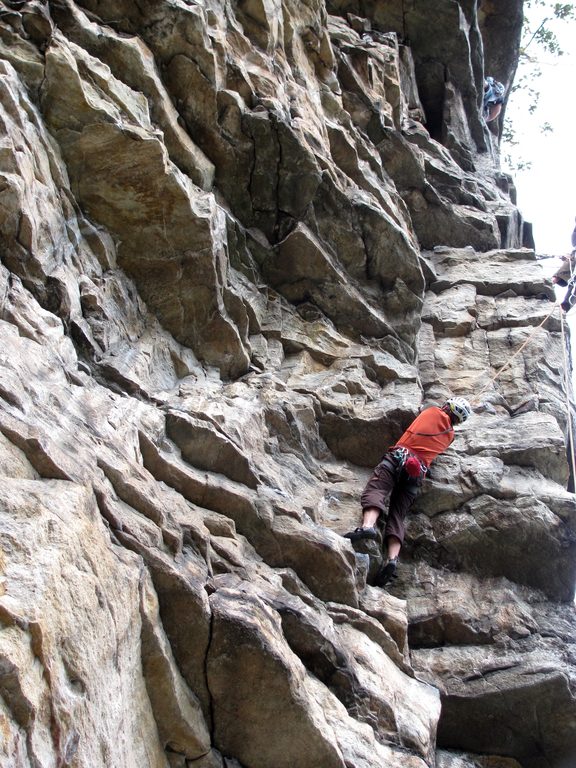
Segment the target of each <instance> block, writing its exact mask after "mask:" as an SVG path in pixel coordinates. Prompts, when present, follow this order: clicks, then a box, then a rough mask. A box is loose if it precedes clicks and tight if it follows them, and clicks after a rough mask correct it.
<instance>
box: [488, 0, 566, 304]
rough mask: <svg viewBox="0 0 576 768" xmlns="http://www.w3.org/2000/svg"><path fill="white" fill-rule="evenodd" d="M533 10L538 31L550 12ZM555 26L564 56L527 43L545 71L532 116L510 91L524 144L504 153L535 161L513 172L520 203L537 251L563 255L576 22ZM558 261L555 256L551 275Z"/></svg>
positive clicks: (522, 97) (512, 113)
mask: <svg viewBox="0 0 576 768" xmlns="http://www.w3.org/2000/svg"><path fill="white" fill-rule="evenodd" d="M531 13H532V14H533V24H532V27H533V28H534V29H535V28H536V27H537V26H538V24H539V22H540V21H541V20H542V19H544V18H545V16H546V14H545V11H544V10H543V9H537V10H536V11H532V12H531ZM550 26H552V24H550ZM553 29H554V32H555V33H556V35H557V37H558V39H559V41H560V45H561V47H562V49H563V50H564V51H565V54H564V55H563V56H560V57H554V56H547V55H545V54H542V53H540V51H539V50H538V46H537V44H536V42H532V43H531V45H530V46H529V47H528V53H529V54H531V55H532V56H534V57H537V58H538V62H539V64H540V66H541V69H542V76H541V77H540V78H538V80H537V81H536V88H537V90H539V91H540V99H539V101H538V109H537V111H536V112H535V113H534V115H529V114H528V111H527V105H526V96H525V94H522V92H516V93H514V94H512V96H511V98H510V101H509V103H508V107H507V116H508V117H510V118H511V120H512V124H513V126H514V129H515V130H516V132H517V135H518V136H517V138H518V139H519V142H520V143H519V146H518V147H517V148H516V149H507V148H506V146H503V155H504V154H505V153H506V152H507V151H509V152H510V154H515V155H516V156H517V157H521V158H523V159H524V160H530V161H531V163H532V167H531V169H530V170H526V171H510V172H511V174H512V176H513V177H514V180H515V184H516V188H517V191H518V207H519V208H520V212H521V213H522V216H523V217H524V219H525V220H526V221H530V222H532V225H533V230H534V239H535V242H536V251H537V252H538V253H546V254H551V255H552V254H556V255H561V254H566V253H568V252H569V251H570V250H571V244H570V236H571V233H572V229H573V227H574V219H575V217H576V55H575V53H574V43H576V22H574V21H572V22H566V21H564V22H555V24H554V27H553ZM544 122H549V123H550V124H551V125H552V127H553V132H552V133H546V132H543V131H542V124H543V123H544ZM504 170H507V169H506V168H504ZM557 263H558V262H556V261H552V260H551V262H550V265H551V266H550V274H552V273H553V272H554V267H555V266H557ZM575 312H576V310H575ZM573 314H574V313H573Z"/></svg>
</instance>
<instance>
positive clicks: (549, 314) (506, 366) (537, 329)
mask: <svg viewBox="0 0 576 768" xmlns="http://www.w3.org/2000/svg"><path fill="white" fill-rule="evenodd" d="M557 306H559V305H558V304H554V306H553V307H552V309H551V310H550V312H548V314H547V315H546V317H545V318H544V320H542V322H541V323H540V324H539V325H537V326H536V328H534V330H533V331H532V333H531V334H530V336H528V338H527V339H526V341H525V342H524V343H523V344H522V346H520V347H519V348H518V349H517V350H516V352H514V354H513V355H512V357H510V358H508V360H507V361H506V362H505V363H504V365H503V366H502V367H501V368H499V369H498V370H497V371H496V373H495V374H494V376H492V378H491V379H490V381H489V383H488V384H487V385H486V386H485V387H484V389H483V390H482V391H481V392H480V393H479V394H478V395H476V396H475V397H474V399H473V402H474V403H479V402H480V400H481V398H482V396H483V395H485V394H486V392H488V390H489V389H490V387H491V386H492V385H493V384H494V382H495V381H496V379H497V378H498V377H499V376H500V375H501V374H502V373H504V371H505V370H506V368H508V367H509V366H510V365H511V364H512V361H513V360H514V358H515V357H518V355H519V354H520V352H522V350H523V349H524V347H525V346H526V345H527V344H529V343H530V341H531V340H532V338H533V336H534V335H535V334H536V332H537V331H539V330H540V328H542V326H543V325H544V323H545V322H546V320H548V319H549V318H550V317H552V314H553V313H554V310H555V309H556V307H557Z"/></svg>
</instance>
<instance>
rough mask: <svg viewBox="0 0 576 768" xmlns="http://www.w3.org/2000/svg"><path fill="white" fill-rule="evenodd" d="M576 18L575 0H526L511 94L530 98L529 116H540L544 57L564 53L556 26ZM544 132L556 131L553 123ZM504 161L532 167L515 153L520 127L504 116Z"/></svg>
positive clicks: (522, 167) (513, 165)
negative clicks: (557, 0) (562, 0)
mask: <svg viewBox="0 0 576 768" xmlns="http://www.w3.org/2000/svg"><path fill="white" fill-rule="evenodd" d="M574 20H576V4H575V3H555V2H551V0H524V25H523V28H522V39H521V42H520V59H519V63H518V72H517V75H516V79H515V82H514V86H513V87H512V89H511V93H510V95H511V96H512V95H513V94H514V93H521V95H522V96H523V99H524V101H525V102H526V104H527V106H526V110H527V112H528V116H529V117H531V118H532V117H534V116H537V111H538V100H539V97H540V90H539V88H538V80H539V78H540V77H541V76H542V62H543V60H548V61H549V60H550V59H555V58H558V57H560V56H563V55H564V50H563V49H562V47H561V45H560V42H559V40H558V37H557V34H556V32H555V28H557V24H558V23H559V22H566V23H569V22H571V21H574ZM540 130H541V132H542V133H552V132H553V130H554V129H553V127H552V126H551V125H550V123H548V122H544V123H543V124H542V125H541V126H540ZM502 142H503V149H504V161H505V162H506V165H507V166H508V168H509V169H511V170H515V171H521V170H526V169H528V168H530V161H526V160H524V159H522V158H518V157H514V156H513V155H514V154H515V153H514V148H515V147H517V146H518V144H519V142H518V140H517V139H516V130H515V128H514V125H513V124H512V121H511V120H510V118H509V117H506V119H505V120H504V126H503V130H502Z"/></svg>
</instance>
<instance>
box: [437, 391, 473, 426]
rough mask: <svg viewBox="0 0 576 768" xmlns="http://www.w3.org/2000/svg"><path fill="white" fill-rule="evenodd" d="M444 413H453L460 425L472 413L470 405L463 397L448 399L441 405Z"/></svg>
mask: <svg viewBox="0 0 576 768" xmlns="http://www.w3.org/2000/svg"><path fill="white" fill-rule="evenodd" d="M443 408H444V410H445V411H448V412H449V413H453V414H454V416H456V418H457V420H458V422H459V423H460V424H462V422H463V421H466V419H467V418H468V416H470V414H471V413H472V408H471V407H470V403H469V402H468V400H466V398H464V397H449V398H448V399H447V400H446V402H445V403H444V405H443Z"/></svg>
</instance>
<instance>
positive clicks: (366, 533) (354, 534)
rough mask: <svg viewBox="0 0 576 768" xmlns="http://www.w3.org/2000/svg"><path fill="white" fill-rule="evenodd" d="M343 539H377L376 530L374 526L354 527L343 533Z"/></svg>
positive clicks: (353, 540) (352, 540)
mask: <svg viewBox="0 0 576 768" xmlns="http://www.w3.org/2000/svg"><path fill="white" fill-rule="evenodd" d="M344 538H345V539H350V541H351V542H355V541H360V540H361V539H377V538H378V531H377V530H376V528H374V527H372V528H354V530H353V531H350V532H349V533H345V534H344Z"/></svg>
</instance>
